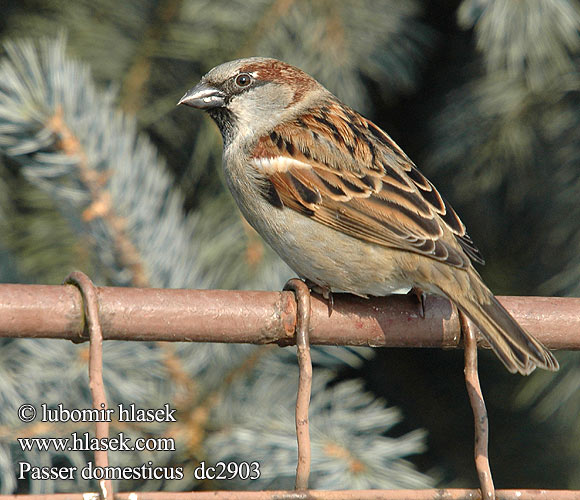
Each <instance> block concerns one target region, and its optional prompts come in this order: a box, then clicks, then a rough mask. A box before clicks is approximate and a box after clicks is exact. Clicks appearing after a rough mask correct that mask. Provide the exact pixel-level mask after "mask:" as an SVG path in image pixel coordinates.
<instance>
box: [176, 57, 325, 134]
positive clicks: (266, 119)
mask: <svg viewBox="0 0 580 500" xmlns="http://www.w3.org/2000/svg"><path fill="white" fill-rule="evenodd" d="M323 94H328V91H326V90H325V89H324V87H322V86H321V85H320V84H319V83H318V82H317V81H316V80H314V79H313V78H312V77H310V76H308V75H307V74H306V73H304V72H303V71H302V70H300V69H298V68H295V67H294V66H291V65H289V64H286V63H284V62H282V61H278V60H276V59H268V58H262V57H251V58H247V59H238V60H235V61H231V62H227V63H224V64H221V65H219V66H216V67H215V68H213V69H212V70H211V71H209V72H208V73H207V74H206V75H205V76H203V77H202V79H201V81H200V82H199V83H198V84H197V85H196V86H195V87H193V88H191V89H190V90H188V91H187V92H186V94H185V95H184V96H183V97H182V98H181V99H180V101H179V103H178V104H184V105H186V106H191V107H194V108H198V109H203V110H205V111H207V112H208V114H209V115H210V116H211V117H212V118H213V119H214V120H215V122H216V123H217V124H218V127H219V128H220V131H221V133H222V136H223V138H224V142H225V143H226V144H227V143H228V142H230V141H231V140H232V139H233V137H234V136H239V135H241V136H256V135H259V134H260V133H261V132H264V131H267V130H269V129H271V128H273V127H274V126H276V125H278V124H280V123H282V122H284V121H286V120H288V119H291V118H292V117H293V116H296V114H298V113H299V112H300V111H302V110H304V109H305V108H306V107H308V104H309V103H310V102H313V101H314V99H316V98H317V97H320V96H321V95H323Z"/></svg>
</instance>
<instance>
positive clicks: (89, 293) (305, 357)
mask: <svg viewBox="0 0 580 500" xmlns="http://www.w3.org/2000/svg"><path fill="white" fill-rule="evenodd" d="M66 283H67V284H65V285H63V286H45V285H0V337H21V338H23V337H29V338H62V339H69V340H72V341H73V342H83V341H87V340H88V341H89V342H90V350H89V351H90V357H89V383H90V388H91V395H92V398H93V407H94V408H96V409H103V408H106V405H107V403H106V397H105V390H104V385H103V374H102V341H103V340H161V341H196V342H245V343H255V344H267V343H277V344H280V345H288V344H294V343H296V344H297V346H298V365H299V372H300V378H299V386H298V395H297V403H296V431H297V439H298V466H297V473H296V490H295V491H258V492H254V491H248V492H242V491H237V492H233V491H221V492H220V491H211V492H184V493H173V492H171V493H170V492H125V493H114V491H113V484H112V482H111V481H101V482H99V491H98V492H95V493H92V492H91V493H72V494H70V493H67V494H54V495H4V496H0V500H17V499H20V500H24V499H28V500H41V499H42V500H64V499H67V500H68V499H70V500H76V499H79V500H80V499H82V500H96V499H103V500H105V499H109V500H112V499H116V500H120V499H123V500H124V499H127V500H165V499H169V498H174V499H176V500H190V499H192V500H206V499H209V498H211V499H214V500H216V499H217V500H223V499H233V500H236V499H239V500H245V499H248V500H249V499H260V500H261V499H264V500H265V499H272V500H273V499H277V500H282V499H288V500H289V499H294V500H299V499H304V500H309V499H320V500H331V499H332V500H334V499H361V500H366V499H376V500H379V499H380V500H401V499H409V500H410V499H417V500H423V499H448V500H460V499H481V498H485V499H486V500H493V499H494V498H497V499H498V500H501V499H506V500H507V499H519V500H536V499H540V498H542V499H549V498H554V499H561V500H567V499H578V500H580V491H568V490H549V491H548V490H495V489H494V487H493V482H492V479H491V472H490V468H489V460H488V458H487V414H486V411H485V404H484V402H483V396H482V394H481V389H480V387H479V380H478V375H477V342H479V343H484V342H483V341H482V340H481V339H477V341H476V329H475V327H474V326H473V325H471V323H470V322H469V321H468V320H467V318H465V317H464V316H463V315H462V314H460V313H459V314H458V312H457V310H456V309H455V308H454V307H453V306H452V305H451V304H450V302H449V301H447V300H444V299H439V298H434V297H429V298H428V299H427V300H426V302H425V304H424V314H423V311H421V310H420V309H419V307H420V306H419V305H418V304H417V302H416V301H415V300H413V299H412V298H409V297H405V296H402V297H389V298H381V299H371V300H365V299H359V298H356V297H353V296H350V295H340V294H338V295H335V296H334V306H333V309H332V311H333V312H332V315H329V308H328V307H329V306H328V304H327V303H326V302H325V301H323V300H322V299H319V298H317V297H316V296H313V297H310V294H309V292H308V289H307V287H306V286H305V285H304V283H302V282H301V281H299V280H291V281H290V282H289V283H288V285H287V289H288V290H292V291H291V292H290V291H284V292H237V291H218V290H156V289H135V288H123V289H121V288H111V287H101V288H99V287H95V286H94V285H93V284H92V283H91V281H90V280H89V279H88V277H87V276H85V275H84V274H82V273H72V274H71V275H70V276H69V277H68V278H67V280H66ZM71 285H73V286H71ZM500 301H501V302H502V303H503V305H504V306H505V307H506V308H507V309H508V310H509V311H510V312H511V313H512V314H513V316H514V317H515V319H516V320H517V321H518V322H519V323H520V324H521V325H522V326H523V327H524V328H526V329H527V330H528V331H529V332H530V333H532V334H533V335H535V336H536V337H537V338H538V339H539V340H541V341H542V342H543V343H544V344H546V345H547V346H548V347H551V348H556V349H580V334H579V332H580V299H574V298H544V297H501V298H500ZM410 332H412V334H411V333H410ZM462 332H463V336H464V337H465V352H466V354H465V377H466V383H467V387H468V393H469V396H470V401H471V404H472V408H473V412H474V419H475V423H476V425H475V442H476V446H475V460H476V468H477V471H478V476H479V478H480V487H481V489H477V490H468V489H437V490H434V489H425V490H364V491H363V490H358V491H354V490H352V491H320V490H308V489H307V488H308V475H309V472H310V439H309V435H308V406H309V401H310V387H311V380H312V365H311V360H310V352H309V345H310V343H313V344H342V345H352V346H361V345H368V346H390V347H395V346H397V347H412V346H414V347H446V348H452V347H460V346H462V344H463V342H462ZM102 424H103V423H101V422H100V423H98V424H97V437H108V427H107V426H106V425H105V426H103V425H102ZM95 462H96V463H97V465H99V464H100V466H102V467H106V465H107V464H108V458H107V454H106V452H103V451H100V452H95Z"/></svg>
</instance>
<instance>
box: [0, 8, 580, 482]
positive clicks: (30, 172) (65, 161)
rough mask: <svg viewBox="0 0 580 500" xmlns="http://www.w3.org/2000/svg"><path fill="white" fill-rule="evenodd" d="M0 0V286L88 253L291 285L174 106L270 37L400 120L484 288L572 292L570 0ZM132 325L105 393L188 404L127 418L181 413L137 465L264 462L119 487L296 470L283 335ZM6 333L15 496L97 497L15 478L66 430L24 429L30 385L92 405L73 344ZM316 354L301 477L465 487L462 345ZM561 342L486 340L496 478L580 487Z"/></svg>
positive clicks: (360, 105)
mask: <svg viewBox="0 0 580 500" xmlns="http://www.w3.org/2000/svg"><path fill="white" fill-rule="evenodd" d="M2 7H3V9H2V11H3V16H2V19H0V36H1V37H2V39H3V40H4V41H5V42H8V44H7V45H6V46H5V47H6V48H5V49H4V53H3V57H2V60H3V63H2V66H0V154H1V156H0V281H2V282H23V283H52V284H57V283H60V282H61V281H62V279H63V278H64V277H65V276H66V275H67V274H68V273H69V272H70V271H71V270H73V269H81V270H83V271H85V272H86V273H88V274H89V275H90V276H91V277H92V278H93V279H94V281H95V282H96V283H98V284H111V285H123V286H164V287H198V288H200V287H216V288H217V287H221V288H265V289H277V288H279V287H280V286H281V285H282V283H283V282H284V280H285V279H286V278H287V277H289V276H290V275H291V272H290V271H289V270H288V269H287V268H286V267H285V266H284V265H283V264H282V263H280V262H279V260H278V259H277V257H276V256H275V255H273V254H272V252H271V251H269V249H268V248H266V247H264V246H263V245H262V243H261V241H260V239H259V237H257V235H255V234H254V233H253V232H252V231H251V230H250V229H249V228H248V227H247V226H246V225H245V223H243V222H242V221H241V219H240V216H239V213H238V212H237V209H236V208H235V205H234V203H233V201H232V200H231V198H230V196H229V193H227V192H226V190H225V188H224V185H223V182H222V178H221V171H220V167H219V164H220V161H221V140H220V137H219V134H218V133H217V130H216V128H215V126H214V125H213V124H212V123H211V122H210V120H209V119H208V118H207V117H204V116H203V115H202V113H193V112H191V111H190V110H189V111H188V110H184V109H176V108H175V103H176V102H177V100H178V99H179V97H181V95H183V93H184V92H185V90H187V89H188V88H190V87H191V86H192V85H193V84H194V83H196V82H197V81H198V79H199V77H200V76H201V75H202V74H204V73H205V72H206V71H207V70H209V69H210V68H211V67H213V66H215V65H216V64H218V63H221V62H224V61H226V60H231V59H235V58H238V57H243V56H250V55H263V56H273V57H278V58H280V59H284V60H286V61H287V62H290V63H293V64H296V65H298V66H300V67H301V68H302V69H304V70H305V71H307V72H309V73H310V74H312V75H313V76H315V77H316V78H317V79H318V80H319V81H321V82H322V83H323V84H324V85H325V86H326V87H328V88H329V89H330V90H331V91H333V92H334V93H335V94H337V95H338V96H339V97H340V98H341V99H342V100H344V101H345V102H346V103H348V104H349V105H351V106H353V107H355V108H357V109H358V110H360V111H361V112H363V113H364V114H365V115H366V116H368V117H369V118H371V119H373V120H374V121H375V122H376V123H378V124H379V125H380V126H382V127H383V128H384V129H386V130H387V131H388V132H389V133H390V134H391V135H392V136H393V138H394V139H395V140H396V141H397V142H398V143H399V144H400V145H401V146H402V147H403V149H404V150H405V151H406V152H407V153H408V154H409V155H410V156H411V157H412V158H413V159H414V161H415V162H416V163H417V164H418V165H419V167H420V168H421V169H422V170H423V171H424V172H425V173H426V174H427V175H428V176H429V177H430V178H431V179H432V180H433V181H434V182H435V184H436V185H437V186H438V187H439V188H440V189H441V191H442V192H443V193H444V194H445V195H446V197H447V198H448V199H450V200H451V201H452V203H453V205H454V207H455V208H456V210H457V211H458V212H459V213H460V214H461V216H462V218H463V220H464V222H465V223H466V224H467V225H468V228H469V231H470V234H471V236H472V237H473V239H474V241H475V242H476V244H477V245H478V246H479V247H480V249H481V250H482V252H483V254H484V256H485V257H486V260H487V262H488V264H487V265H486V266H485V267H484V268H482V269H481V272H482V275H483V276H484V278H485V280H486V281H487V283H488V284H489V285H490V286H491V288H492V289H493V290H494V291H495V292H496V293H498V294H520V295H527V294H530V295H531V294H536V295H578V293H579V292H580V202H579V200H580V174H579V172H580V170H579V168H578V167H579V166H580V72H579V61H580V36H579V29H580V5H579V3H578V2H577V1H574V0H527V1H525V2H521V1H515V0H463V1H445V0H435V1H428V0H406V1H396V0H382V1H379V0H360V1H356V2H354V1H347V0H344V1H343V0H338V1H331V0H320V1H314V0H310V1H309V0H251V1H250V0H245V1H237V0H234V1H227V0H127V1H124V2H118V1H116V2H113V1H111V0H91V1H88V0H76V1H75V2H69V1H65V0H18V1H14V0H4V2H3V5H2ZM23 38H24V39H26V40H28V42H25V43H24V44H22V43H21V42H18V40H20V39H23ZM31 41H32V42H31ZM65 46H66V56H65V55H64V50H65V49H64V47H65ZM77 61H79V62H77ZM87 68H88V69H87ZM89 70H90V72H89ZM67 134H68V135H67ZM67 138H68V139H69V140H68V141H67V140H66V139H67ZM71 138H72V139H71ZM71 140H72V142H71ZM85 167H86V168H85ZM83 168H85V169H84V170H83ZM87 172H89V173H87ZM91 172H92V173H91ZM135 344H136V343H131V344H130V345H125V344H107V352H106V354H105V358H106V362H107V364H108V366H107V373H108V374H109V375H108V377H109V380H107V381H106V382H107V387H108V390H109V398H110V400H111V401H112V402H136V403H138V404H141V405H155V404H159V405H161V404H163V403H164V402H168V401H171V403H172V404H173V405H175V406H176V407H178V409H179V412H180V413H179V415H180V422H181V425H180V426H178V427H174V428H169V429H157V430H153V429H152V428H150V427H147V428H137V429H132V431H133V432H135V433H136V434H143V433H145V432H156V431H157V432H159V433H164V432H165V433H168V432H169V433H171V434H172V435H174V436H175V437H176V439H177V440H178V446H179V448H180V452H179V453H176V454H172V455H170V456H163V458H160V456H159V454H157V455H154V456H153V457H150V456H147V457H145V456H138V457H135V458H134V460H135V461H136V462H135V463H141V462H143V461H144V460H149V459H151V460H153V461H154V462H155V465H163V464H164V463H165V464H168V465H173V466H175V465H184V466H185V467H186V470H187V471H188V472H189V473H190V472H191V469H192V468H193V467H194V466H195V465H196V464H197V463H198V462H199V461H200V460H204V459H205V460H214V461H217V460H220V459H221V460H226V459H231V460H238V461H241V460H256V459H259V460H261V461H262V462H263V463H264V464H270V466H271V467H270V469H269V470H268V467H267V466H266V474H265V476H266V478H265V481H264V482H262V483H259V484H257V485H247V484H241V485H240V484H237V485H236V484H234V485H223V484H221V483H220V484H217V485H216V484H207V483H203V484H199V483H195V482H194V481H193V480H192V479H191V475H190V474H189V476H188V477H189V478H190V479H189V480H188V481H184V482H173V483H167V484H155V485H153V484H139V483H133V484H125V485H124V487H123V488H122V489H123V490H127V489H128V488H146V489H161V488H163V489H175V490H179V489H188V488H204V489H216V488H217V489H219V488H224V487H228V486H231V487H241V488H246V487H260V488H263V487H288V485H291V477H292V473H293V470H294V466H295V465H294V462H293V460H294V456H295V455H294V453H295V451H294V450H293V448H292V446H293V444H292V443H293V434H292V432H293V431H292V422H291V410H292V400H293V397H294V396H293V391H294V390H295V378H296V377H295V370H294V368H293V364H294V361H293V358H292V355H291V353H287V352H286V350H282V349H266V350H257V349H253V348H249V347H239V346H238V347H236V348H233V347H230V346H204V347H199V348H195V349H194V348H192V347H191V346H182V345H171V346H160V345H151V346H149V345H135ZM1 345H2V349H0V400H2V401H3V403H5V404H3V405H2V408H3V409H2V410H1V411H0V444H1V445H2V447H1V448H0V486H1V488H2V492H3V493H8V492H12V491H20V492H25V491H33V492H51V491H55V490H57V491H68V490H73V491H81V490H86V489H87V486H86V485H85V484H83V483H82V482H81V483H78V484H76V483H43V484H38V483H34V482H26V481H21V482H19V483H17V482H16V481H15V479H14V474H13V469H14V463H15V462H16V461H17V460H21V459H22V456H20V455H19V453H18V450H17V449H16V448H15V446H14V435H19V434H18V433H24V432H28V433H32V434H33V435H47V436H54V435H67V432H68V433H69V434H70V432H71V430H70V429H68V428H56V427H50V428H37V429H35V430H34V431H31V430H30V428H29V427H26V426H24V427H23V426H22V425H21V424H19V423H18V421H17V420H16V419H15V408H17V407H18V404H19V402H22V401H42V400H44V401H51V402H53V403H54V402H57V401H61V402H66V403H68V404H69V406H70V407H86V406H88V403H87V402H88V399H87V394H86V387H87V386H86V376H85V373H84V372H85V371H86V357H85V351H83V346H72V345H68V344H67V343H64V342H63V343H60V342H51V343H47V342H42V341H31V340H29V341H26V340H24V341H4V342H2V344H1ZM316 356H317V358H316V360H317V363H318V368H317V371H316V372H315V374H317V376H318V381H317V382H316V384H317V385H316V392H315V403H314V407H313V412H312V413H313V415H312V418H313V425H314V427H315V435H316V439H315V452H316V453H317V455H316V456H317V457H318V458H317V461H316V463H315V467H314V474H313V486H315V487H332V488H339V487H342V488H357V487H384V488H387V487H400V488H401V487H408V488H412V487H424V486H428V485H441V486H471V487H474V486H475V485H476V484H477V482H476V476H475V473H474V470H473V465H472V417H471V414H470V409H469V406H468V402H467V398H466V395H465V390H464V387H463V378H462V353H461V352H439V351H428V352H427V351H417V350H413V351H404V350H380V351H378V352H376V353H374V357H373V353H371V352H369V351H367V350H362V351H356V352H355V351H352V350H346V349H327V350H320V351H318V352H317V354H316ZM558 358H559V359H560V361H561V363H562V370H561V371H560V372H559V373H558V374H556V375H554V374H546V373H537V374H534V375H532V376H531V377H529V378H528V379H525V380H523V379H520V378H516V377H514V376H510V375H509V374H508V373H506V372H505V371H504V370H503V369H502V367H501V365H500V364H499V363H498V362H497V360H495V359H494V358H493V356H491V355H488V354H487V353H485V354H483V355H482V361H481V377H482V384H483V388H484V392H485V394H486V397H487V404H488V408H489V412H490V420H491V451H490V453H491V459H492V466H493V471H494V473H495V479H496V485H497V486H498V487H528V488H534V487H544V488H580V447H579V446H578V442H579V440H580V419H579V417H578V415H580V412H579V409H580V362H579V359H578V357H577V356H576V355H574V354H564V353H563V354H558ZM360 378H362V381H361V380H360ZM24 379H26V380H24ZM63 394H65V395H63ZM377 398H379V399H377ZM381 398H384V399H386V401H387V402H388V404H396V405H397V406H398V410H397V409H394V408H392V407H387V406H386V404H385V403H384V402H383V400H382V399H381ZM317 418H318V423H316V422H317V420H316V419H317ZM316 426H318V427H316ZM391 427H392V429H391ZM416 429H426V430H427V431H428V435H427V437H426V434H425V433H424V431H423V430H416ZM385 431H388V434H385V433H384V432H385ZM331 445H333V446H331ZM337 450H341V451H340V452H337ZM421 452H423V453H421ZM417 453H421V454H419V455H417ZM410 455H411V456H410ZM28 459H29V460H30V461H34V460H36V461H37V462H38V463H39V464H40V462H42V463H43V464H46V463H58V460H65V461H69V462H70V463H79V464H81V463H83V462H86V457H84V456H81V455H78V456H69V457H66V458H62V457H57V456H54V455H49V454H46V453H45V454H39V455H37V456H34V457H33V458H30V457H28ZM115 460H117V462H119V463H123V464H124V463H125V462H126V461H127V457H126V456H120V457H117V458H115ZM409 460H410V461H411V462H412V463H413V465H412V466H411V465H410V462H409ZM55 461H56V462H55ZM361 464H362V466H361ZM93 486H94V485H93Z"/></svg>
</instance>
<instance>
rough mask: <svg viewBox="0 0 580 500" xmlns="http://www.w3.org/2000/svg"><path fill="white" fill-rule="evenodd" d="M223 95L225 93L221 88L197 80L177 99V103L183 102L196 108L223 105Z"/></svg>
mask: <svg viewBox="0 0 580 500" xmlns="http://www.w3.org/2000/svg"><path fill="white" fill-rule="evenodd" d="M225 97H226V95H225V94H224V93H223V92H222V91H221V90H218V89H216V88H215V87H212V86H211V85H208V84H207V83H204V82H199V83H198V84H197V85H196V86H195V87H193V88H192V89H189V90H188V91H187V92H186V93H185V95H184V96H183V97H182V98H181V99H179V102H178V103H177V105H178V106H179V105H180V104H185V105H186V106H191V107H192V108H198V109H212V108H219V107H221V106H224V105H225Z"/></svg>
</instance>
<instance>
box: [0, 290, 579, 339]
mask: <svg viewBox="0 0 580 500" xmlns="http://www.w3.org/2000/svg"><path fill="white" fill-rule="evenodd" d="M96 292H97V299H98V302H99V311H100V316H101V323H102V329H103V339H104V340H165V341H195V342H240V343H257V344H267V343H279V344H289V343H293V333H294V327H295V324H296V303H295V300H294V297H293V294H292V292H249V291H224V290H161V289H153V288H120V287H119V288H114V287H97V289H96ZM499 299H500V302H501V303H502V304H503V305H504V306H505V307H506V308H507V309H508V311H510V313H512V314H513V315H514V317H515V319H516V320H517V321H518V322H519V323H520V324H521V325H522V326H523V327H524V328H525V329H527V330H528V331H529V332H530V333H531V334H533V335H534V336H536V338H538V340H540V341H541V342H542V343H544V344H545V345H547V346H548V347H551V348H553V349H570V350H575V349H580V298H556V297H554V298H548V297H500V298H499ZM82 310H83V309H82V299H81V297H80V295H79V293H78V291H77V290H75V289H74V288H73V287H70V286H54V285H0V337H36V338H38V337H43V338H65V339H69V340H75V341H82V340H86V338H84V337H83V324H84V323H83V313H82ZM310 326H311V333H310V342H311V343H312V344H327V345H328V344H331V345H332V344H340V345H370V346H377V347H379V346H386V347H447V348H451V347H458V346H459V344H460V325H459V319H458V315H457V311H456V309H455V308H454V307H452V305H451V303H450V302H449V301H447V300H445V299H442V298H438V297H431V296H429V297H427V300H426V302H425V318H421V315H420V310H419V306H418V304H417V301H416V300H414V298H413V297H410V296H392V297H387V298H372V299H369V300H367V299H362V298H358V297H354V296H351V295H343V294H334V310H333V313H332V316H331V317H329V316H328V303H327V302H326V301H325V300H323V299H321V298H319V297H317V296H315V295H314V296H313V297H312V316H311V325H310ZM409 332H413V334H412V335H410V333H409Z"/></svg>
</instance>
